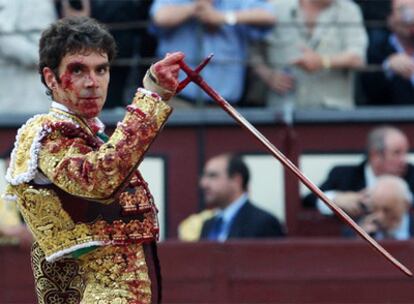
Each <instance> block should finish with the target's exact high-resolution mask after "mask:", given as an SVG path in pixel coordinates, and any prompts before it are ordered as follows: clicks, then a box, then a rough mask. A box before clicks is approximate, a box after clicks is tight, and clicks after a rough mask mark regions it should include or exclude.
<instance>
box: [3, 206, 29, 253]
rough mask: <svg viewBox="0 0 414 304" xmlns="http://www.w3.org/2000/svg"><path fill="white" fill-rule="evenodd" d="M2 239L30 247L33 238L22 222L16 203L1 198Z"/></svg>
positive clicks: (8, 242)
mask: <svg viewBox="0 0 414 304" xmlns="http://www.w3.org/2000/svg"><path fill="white" fill-rule="evenodd" d="M0 240H1V242H5V243H7V244H10V243H11V244H14V243H17V244H20V246H22V247H30V245H31V244H32V241H33V238H32V235H31V233H30V232H29V230H28V229H27V227H26V225H25V224H24V223H23V222H22V220H21V218H20V215H19V211H18V210H17V208H16V204H14V203H10V202H7V201H5V200H3V199H1V198H0Z"/></svg>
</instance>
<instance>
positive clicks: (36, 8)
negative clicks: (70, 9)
mask: <svg viewBox="0 0 414 304" xmlns="http://www.w3.org/2000/svg"><path fill="white" fill-rule="evenodd" d="M55 20H56V15H55V11H54V8H53V2H52V0H14V1H9V0H0V78H1V81H0V104H1V111H3V112H4V113H7V114H11V113H37V112H41V111H46V110H47V109H48V107H49V103H48V102H47V100H46V98H45V90H44V87H43V86H42V85H41V83H39V74H38V72H37V64H38V41H39V37H40V33H41V31H42V30H43V29H45V28H46V27H47V26H48V25H49V24H50V23H52V22H53V21H55ZM16 103H18V104H19V106H16Z"/></svg>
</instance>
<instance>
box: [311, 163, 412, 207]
mask: <svg viewBox="0 0 414 304" xmlns="http://www.w3.org/2000/svg"><path fill="white" fill-rule="evenodd" d="M365 164H366V161H364V162H362V163H361V164H359V165H356V166H337V167H334V168H333V169H332V170H331V171H330V172H329V175H328V178H327V180H326V181H325V182H324V183H323V184H322V185H321V186H320V189H321V190H322V191H329V190H338V191H359V190H362V189H364V188H365V187H366V181H365V173H364V166H365ZM404 179H405V181H406V182H407V183H408V186H409V187H410V189H411V192H413V193H414V166H413V165H411V164H409V165H408V167H407V172H406V174H405V175H404ZM303 206H304V207H309V208H314V207H316V196H315V195H314V194H313V193H312V194H309V195H308V196H306V197H305V198H304V199H303Z"/></svg>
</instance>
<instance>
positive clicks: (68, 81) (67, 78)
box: [60, 71, 73, 91]
mask: <svg viewBox="0 0 414 304" xmlns="http://www.w3.org/2000/svg"><path fill="white" fill-rule="evenodd" d="M60 81H61V82H62V89H64V90H71V91H73V79H72V75H71V73H70V71H65V73H63V75H62V76H61V77H60Z"/></svg>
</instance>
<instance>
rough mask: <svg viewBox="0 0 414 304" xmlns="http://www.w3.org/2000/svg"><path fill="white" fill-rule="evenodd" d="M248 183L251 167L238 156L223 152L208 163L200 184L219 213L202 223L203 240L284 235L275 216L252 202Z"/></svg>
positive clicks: (208, 201)
mask: <svg viewBox="0 0 414 304" xmlns="http://www.w3.org/2000/svg"><path fill="white" fill-rule="evenodd" d="M248 183H249V170H248V168H247V166H246V164H245V163H244V162H243V161H242V159H241V158H239V157H236V156H233V155H228V154H222V155H218V156H215V157H213V158H211V159H210V160H209V161H208V162H207V163H206V165H205V168H204V172H203V176H202V178H201V180H200V186H201V189H202V190H203V193H204V200H205V203H206V204H207V205H208V206H209V207H210V206H214V207H217V212H216V213H215V216H214V217H213V218H210V219H207V220H206V221H205V222H204V223H203V224H202V227H201V233H200V238H201V239H209V240H217V241H225V240H227V239H233V238H265V237H269V238H270V237H281V236H284V235H285V232H284V228H283V226H282V225H281V224H280V223H279V221H278V220H277V219H276V218H275V217H274V216H272V215H270V214H269V213H267V212H266V211H264V210H262V209H260V208H258V207H256V206H254V205H253V204H252V203H251V202H250V200H249V198H248V193H247V187H248Z"/></svg>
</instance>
